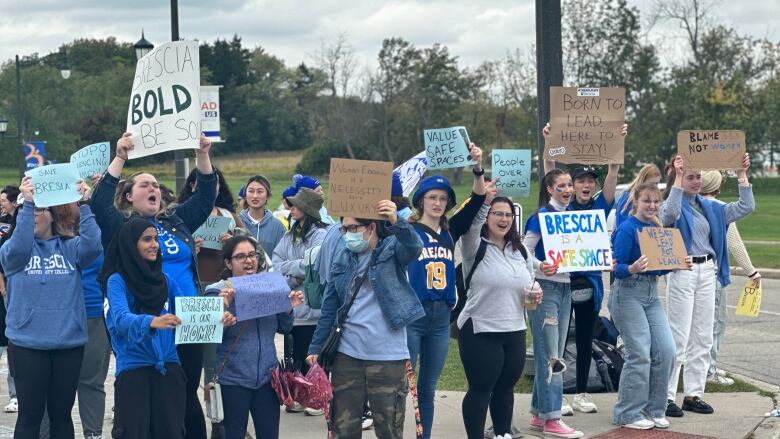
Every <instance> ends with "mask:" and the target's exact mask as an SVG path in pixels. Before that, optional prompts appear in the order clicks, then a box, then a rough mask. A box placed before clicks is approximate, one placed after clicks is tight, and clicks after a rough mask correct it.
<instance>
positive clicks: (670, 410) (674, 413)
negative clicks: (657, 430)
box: [666, 399, 683, 418]
mask: <svg viewBox="0 0 780 439" xmlns="http://www.w3.org/2000/svg"><path fill="white" fill-rule="evenodd" d="M666 416H669V417H670V418H682V416H683V411H682V410H680V407H678V406H677V404H675V403H674V400H673V399H669V400H667V401H666Z"/></svg>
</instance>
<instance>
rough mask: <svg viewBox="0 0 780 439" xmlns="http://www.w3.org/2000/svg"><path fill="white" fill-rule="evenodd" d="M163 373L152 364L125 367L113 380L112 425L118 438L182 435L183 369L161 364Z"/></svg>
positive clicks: (172, 438)
mask: <svg viewBox="0 0 780 439" xmlns="http://www.w3.org/2000/svg"><path fill="white" fill-rule="evenodd" d="M165 369H166V372H165V375H163V374H161V373H160V372H159V371H157V369H155V368H154V367H151V366H149V367H140V368H138V369H130V370H126V371H124V372H122V373H120V374H119V376H118V377H116V381H115V382H114V416H115V418H114V428H113V430H112V432H111V436H112V437H114V438H121V439H147V438H150V437H151V438H158V437H159V438H166V439H181V438H183V437H184V410H185V403H184V401H185V399H186V397H185V396H184V387H185V381H186V378H185V377H184V371H183V370H182V369H181V367H180V366H179V365H178V364H176V363H166V364H165Z"/></svg>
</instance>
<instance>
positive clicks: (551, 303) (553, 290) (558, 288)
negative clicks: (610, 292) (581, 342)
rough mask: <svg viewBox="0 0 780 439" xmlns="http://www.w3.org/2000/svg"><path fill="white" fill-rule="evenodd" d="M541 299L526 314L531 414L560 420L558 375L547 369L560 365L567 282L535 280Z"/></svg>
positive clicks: (568, 303) (565, 327)
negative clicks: (530, 347)
mask: <svg viewBox="0 0 780 439" xmlns="http://www.w3.org/2000/svg"><path fill="white" fill-rule="evenodd" d="M538 281H539V285H540V286H541V287H542V291H543V292H544V297H543V298H542V303H540V304H539V305H538V306H537V308H536V309H535V310H529V311H528V320H530V322H531V332H532V333H533V336H534V370H535V371H536V374H535V376H534V390H533V395H532V397H531V414H533V415H535V416H538V417H539V418H541V419H543V420H548V419H560V418H561V402H562V400H563V377H562V375H563V374H562V373H560V372H558V373H550V372H549V370H550V366H551V365H554V364H555V363H557V362H560V363H563V350H564V348H565V346H566V332H567V331H568V329H569V318H570V316H571V288H570V285H569V284H567V283H559V282H552V281H549V280H544V279H539V280H538Z"/></svg>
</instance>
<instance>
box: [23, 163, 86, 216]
mask: <svg viewBox="0 0 780 439" xmlns="http://www.w3.org/2000/svg"><path fill="white" fill-rule="evenodd" d="M24 175H26V176H28V177H30V179H31V180H32V184H33V191H34V192H33V201H34V202H35V206H36V207H51V206H59V205H61V204H68V203H73V202H76V201H78V200H80V199H81V193H80V192H79V180H81V179H80V178H79V173H78V171H77V170H76V165H74V164H73V163H57V164H55V165H46V166H40V167H38V168H35V169H30V170H29V171H27V172H25V173H24Z"/></svg>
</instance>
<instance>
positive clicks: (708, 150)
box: [677, 130, 746, 171]
mask: <svg viewBox="0 0 780 439" xmlns="http://www.w3.org/2000/svg"><path fill="white" fill-rule="evenodd" d="M745 151H746V149H745V132H744V131H702V130H698V131H694V130H689V131H680V132H679V133H677V153H678V154H680V155H681V156H682V158H683V161H684V162H685V167H686V168H687V169H698V170H700V171H708V170H714V171H719V170H721V169H742V159H743V157H744V155H745Z"/></svg>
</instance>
